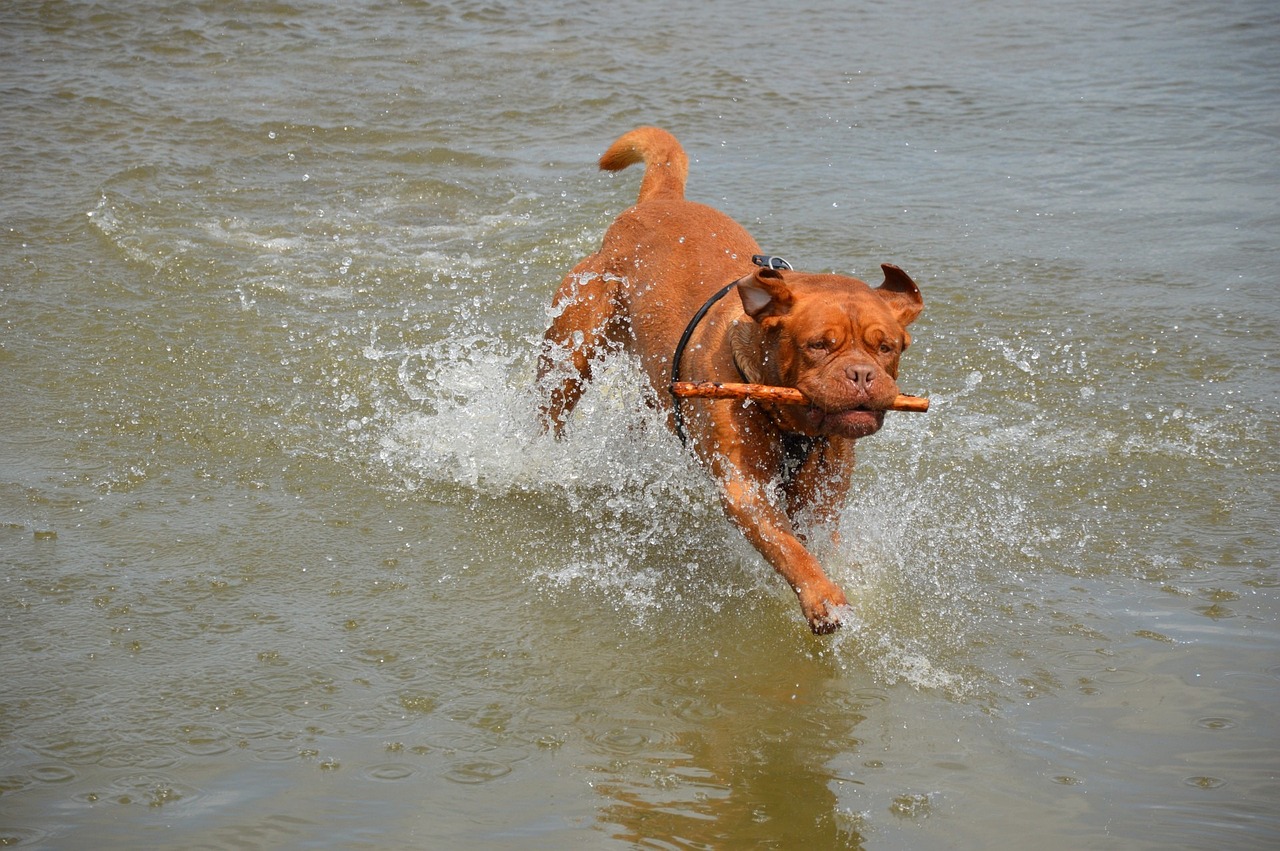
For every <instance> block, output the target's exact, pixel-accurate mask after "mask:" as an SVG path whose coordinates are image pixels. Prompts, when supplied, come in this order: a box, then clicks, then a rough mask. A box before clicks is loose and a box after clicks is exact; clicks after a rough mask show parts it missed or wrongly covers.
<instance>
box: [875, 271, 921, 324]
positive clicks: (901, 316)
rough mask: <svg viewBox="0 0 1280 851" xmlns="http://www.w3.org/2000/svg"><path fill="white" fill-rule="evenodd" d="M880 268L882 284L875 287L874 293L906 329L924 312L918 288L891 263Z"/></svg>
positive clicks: (908, 276) (905, 274) (909, 277)
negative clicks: (886, 304)
mask: <svg viewBox="0 0 1280 851" xmlns="http://www.w3.org/2000/svg"><path fill="white" fill-rule="evenodd" d="M880 268H881V269H883V270H884V283H883V284H881V285H880V286H878V287H876V292H878V293H880V297H881V298H883V299H884V300H885V301H886V302H888V303H889V307H890V308H891V309H892V310H893V311H894V312H895V313H897V314H898V322H899V323H900V324H901V325H902V326H903V327H906V326H907V325H909V324H911V323H912V322H914V321H915V318H916V317H917V316H919V315H920V311H922V310H924V299H923V298H921V297H920V288H919V287H917V286H916V282H915V281H913V280H911V276H910V275H908V274H907V273H906V272H904V271H902V270H901V269H899V268H898V267H897V266H895V265H893V264H892V263H881V264H880Z"/></svg>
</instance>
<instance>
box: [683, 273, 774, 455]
mask: <svg viewBox="0 0 1280 851" xmlns="http://www.w3.org/2000/svg"><path fill="white" fill-rule="evenodd" d="M751 262H752V263H754V264H756V265H757V266H761V267H763V268H765V269H790V268H791V264H790V263H788V262H787V261H786V260H783V259H782V258H781V257H775V256H774V255H772V254H755V255H752V257H751ZM737 284H738V282H737V281H736V280H735V281H731V282H730V283H728V284H725V286H724V287H723V288H722V289H720V290H719V291H718V292H716V293H715V294H714V295H712V296H711V298H709V299H707V300H706V302H705V303H704V304H703V305H702V307H700V308H698V312H697V313H695V314H693V318H692V319H690V320H689V324H688V325H686V326H684V333H683V334H681V335H680V342H679V343H677V344H676V351H675V355H673V356H672V358H671V383H672V384H675V383H676V382H677V381H679V380H680V361H681V359H682V358H683V357H684V349H685V346H687V345H689V338H690V337H692V336H693V331H694V329H695V328H697V327H698V323H699V322H701V321H702V317H704V316H706V315H707V311H708V310H710V309H711V307H712V305H714V304H715V303H716V302H718V301H719V300H720V299H722V298H724V297H725V296H726V295H728V294H729V290H731V289H733V288H734V287H735V286H737ZM671 399H672V413H673V415H674V418H675V423H676V437H678V438H680V445H681V446H687V445H688V443H689V438H688V435H686V434H685V430H684V409H683V408H681V406H680V403H681V401H682V400H681V398H680V397H679V396H677V395H676V394H675V392H674V391H672V393H671Z"/></svg>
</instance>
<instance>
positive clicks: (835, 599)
mask: <svg viewBox="0 0 1280 851" xmlns="http://www.w3.org/2000/svg"><path fill="white" fill-rule="evenodd" d="M800 608H801V609H802V610H803V611H804V616H805V619H806V620H808V621H809V629H811V630H813V634H814V635H828V634H830V633H833V632H835V631H836V630H837V629H839V628H840V627H842V626H844V624H845V622H846V621H847V620H848V619H849V617H850V615H851V614H852V610H851V609H850V608H849V601H848V600H847V599H846V598H845V596H844V592H843V591H841V590H840V589H839V588H837V587H836V586H835V585H828V586H827V587H825V588H822V589H820V590H819V591H818V592H817V593H813V594H801V595H800Z"/></svg>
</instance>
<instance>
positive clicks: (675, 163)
mask: <svg viewBox="0 0 1280 851" xmlns="http://www.w3.org/2000/svg"><path fill="white" fill-rule="evenodd" d="M639 162H642V163H644V179H643V180H641V181H640V197H639V198H637V199H636V203H640V202H642V201H652V200H654V199H665V200H672V201H679V200H680V199H682V198H684V184H685V180H686V179H687V178H688V177H689V158H688V157H687V156H685V153H684V148H682V147H680V143H679V142H677V141H676V137H675V136H672V135H671V134H670V133H668V132H667V131H666V130H663V129H662V128H660V127H637V128H636V129H635V130H632V131H631V132H629V133H624V134H623V135H622V136H621V137H620V138H619V139H618V141H616V142H614V143H613V144H612V145H610V146H609V150H607V151H605V152H604V156H602V157H601V158H600V168H602V169H604V170H605V171H621V170H622V169H624V168H626V167H627V166H629V165H632V164H634V163H639Z"/></svg>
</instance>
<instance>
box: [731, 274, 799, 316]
mask: <svg viewBox="0 0 1280 851" xmlns="http://www.w3.org/2000/svg"><path fill="white" fill-rule="evenodd" d="M737 286H738V295H739V297H741V298H742V309H743V310H745V311H746V312H747V315H748V316H750V317H751V318H752V319H754V320H755V321H757V322H759V321H761V320H763V319H767V318H768V317H770V316H782V315H783V314H785V313H786V312H787V311H789V310H790V309H791V305H792V304H793V303H794V302H795V296H794V295H792V294H791V289H790V288H789V287H788V286H787V285H786V283H785V282H783V280H782V273H781V272H779V271H777V270H776V269H756V270H755V271H754V272H752V273H751V274H750V275H747V276H746V277H745V278H741V279H740V280H738V281H737Z"/></svg>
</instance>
